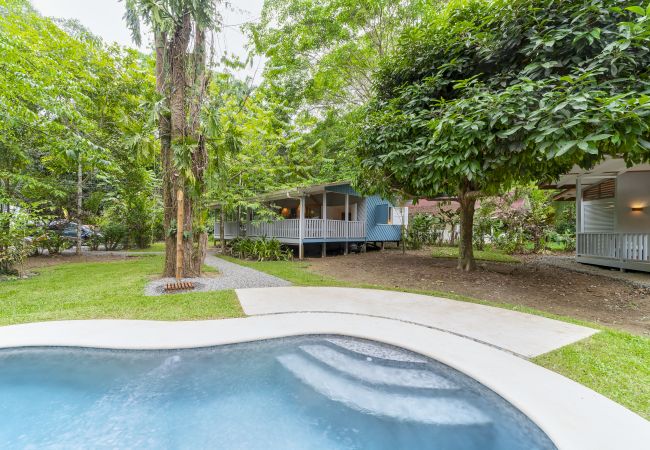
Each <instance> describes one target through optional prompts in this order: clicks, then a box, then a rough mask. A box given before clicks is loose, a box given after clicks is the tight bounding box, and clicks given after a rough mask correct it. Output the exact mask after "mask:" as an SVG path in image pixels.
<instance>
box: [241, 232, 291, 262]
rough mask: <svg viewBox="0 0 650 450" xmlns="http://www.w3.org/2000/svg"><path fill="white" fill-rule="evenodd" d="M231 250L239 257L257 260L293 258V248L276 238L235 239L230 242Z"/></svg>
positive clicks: (285, 259) (286, 259)
mask: <svg viewBox="0 0 650 450" xmlns="http://www.w3.org/2000/svg"><path fill="white" fill-rule="evenodd" d="M230 251H231V254H232V255H233V256H235V257H237V258H240V259H255V260H257V261H288V260H291V259H292V258H293V253H292V251H291V249H288V248H285V247H283V246H282V244H281V243H280V241H278V240H277V239H275V238H273V239H266V238H264V237H263V238H260V239H251V238H239V239H234V240H232V241H231V243H230Z"/></svg>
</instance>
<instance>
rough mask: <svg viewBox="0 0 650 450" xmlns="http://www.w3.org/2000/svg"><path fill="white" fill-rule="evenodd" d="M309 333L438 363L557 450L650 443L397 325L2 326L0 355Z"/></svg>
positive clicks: (626, 421)
mask: <svg viewBox="0 0 650 450" xmlns="http://www.w3.org/2000/svg"><path fill="white" fill-rule="evenodd" d="M309 334H326V335H344V336H351V337H357V338H362V339H371V340H374V341H378V342H383V343H386V344H390V345H395V346H398V347H402V348H405V349H407V350H411V351H414V352H417V353H420V354H422V355H425V356H428V357H430V358H434V359H436V360H438V361H440V362H442V363H444V364H447V365H448V366H450V367H453V368H455V369H457V370H459V371H461V372H464V373H466V374H467V375H469V376H471V377H472V378H474V379H476V380H477V381H479V382H480V383H482V384H483V385H485V386H487V387H488V388H490V389H492V390H493V391H494V392H496V393H497V394H499V395H501V396H502V397H503V398H505V399H506V400H507V401H509V402H510V403H511V404H513V405H514V406H515V407H516V408H518V409H519V410H520V411H522V412H523V413H524V414H526V415H527V416H528V417H530V418H531V419H532V420H533V421H534V422H535V423H536V424H537V425H538V426H539V427H540V428H541V429H542V430H543V431H544V432H545V433H546V434H547V435H548V436H549V437H550V438H551V440H553V442H554V443H555V444H556V445H557V447H558V448H559V449H566V450H613V449H625V450H637V449H638V450H645V449H646V448H647V444H648V442H650V422H648V421H646V420H644V419H643V418H641V417H640V416H638V415H636V414H634V413H632V412H631V411H629V410H627V409H625V408H624V407H622V406H621V405H618V404H617V403H614V402H613V401H611V400H609V399H607V398H605V397H603V396H602V395H600V394H598V393H596V392H594V391H592V390H590V389H588V388H586V387H584V386H582V385H580V384H578V383H576V382H574V381H571V380H569V379H567V378H565V377H563V376H561V375H559V374H557V373H554V372H551V371H550V370H547V369H545V368H543V367H540V366H537V365H536V364H533V363H531V362H529V361H526V360H525V359H522V358H519V357H516V356H513V355H512V354H510V353H506V352H503V351H500V350H497V349H496V348H494V347H491V346H487V345H483V344H481V343H478V342H475V341H472V340H469V339H464V338H461V337H459V336H455V335H453V334H451V333H448V332H443V331H439V330H435V329H431V328H427V327H424V326H418V325H413V324H409V323H404V322H401V321H398V320H388V319H383V318H377V317H366V316H361V315H352V314H341V313H306V314H295V313H294V314H291V313H289V314H276V315H270V316H257V317H247V318H240V319H225V320H205V321H195V322H157V321H141V320H78V321H63V322H42V323H30V324H22V325H11V326H6V327H0V348H11V347H28V346H72V347H94V348H113V349H179V348H192V347H206V346H212V345H222V344H230V343H236V342H247V341H255V340H260V339H271V338H278V337H286V336H300V335H309Z"/></svg>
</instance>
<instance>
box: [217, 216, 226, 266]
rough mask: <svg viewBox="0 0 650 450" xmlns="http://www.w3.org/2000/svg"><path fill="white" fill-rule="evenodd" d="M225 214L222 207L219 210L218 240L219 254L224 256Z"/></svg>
mask: <svg viewBox="0 0 650 450" xmlns="http://www.w3.org/2000/svg"><path fill="white" fill-rule="evenodd" d="M225 220H226V212H225V211H224V209H223V207H221V210H220V220H219V240H220V241H221V254H222V255H225V254H226V224H225Z"/></svg>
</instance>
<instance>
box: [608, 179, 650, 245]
mask: <svg viewBox="0 0 650 450" xmlns="http://www.w3.org/2000/svg"><path fill="white" fill-rule="evenodd" d="M632 207H643V210H642V211H632ZM616 215H617V224H616V231H618V232H621V233H650V172H626V173H624V174H621V175H620V176H619V177H618V178H617V179H616Z"/></svg>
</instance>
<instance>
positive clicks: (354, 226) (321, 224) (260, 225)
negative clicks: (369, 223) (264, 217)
mask: <svg viewBox="0 0 650 450" xmlns="http://www.w3.org/2000/svg"><path fill="white" fill-rule="evenodd" d="M346 224H347V225H346ZM243 226H244V229H245V232H246V236H249V237H262V236H266V237H268V238H272V237H276V238H284V239H299V237H300V220H299V219H285V220H276V221H273V222H254V223H247V224H244V225H243ZM303 226H304V228H303V238H304V239H323V238H327V239H345V238H346V237H347V238H349V239H365V237H366V224H365V222H361V221H356V220H355V221H348V222H346V221H344V220H329V219H328V220H326V221H325V220H323V219H305V220H304V222H303ZM346 226H347V233H346ZM224 232H225V237H226V238H228V239H231V238H233V237H237V236H243V234H244V233H243V232H242V233H240V232H239V225H238V223H237V222H225V223H224ZM214 236H215V238H217V239H218V238H219V222H217V223H216V224H215V230H214Z"/></svg>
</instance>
